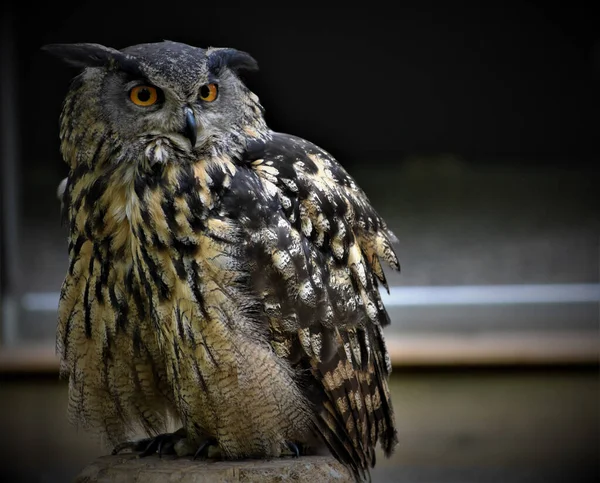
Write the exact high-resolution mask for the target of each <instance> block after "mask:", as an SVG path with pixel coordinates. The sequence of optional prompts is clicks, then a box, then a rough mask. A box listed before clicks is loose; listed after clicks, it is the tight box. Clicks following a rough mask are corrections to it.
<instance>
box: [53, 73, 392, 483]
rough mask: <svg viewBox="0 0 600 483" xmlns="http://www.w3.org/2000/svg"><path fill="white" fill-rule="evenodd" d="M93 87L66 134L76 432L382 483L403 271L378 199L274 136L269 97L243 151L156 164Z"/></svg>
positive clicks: (65, 299)
mask: <svg viewBox="0 0 600 483" xmlns="http://www.w3.org/2000/svg"><path fill="white" fill-rule="evenodd" d="M92 81H93V79H88V82H92ZM82 85H83V81H82V80H81V79H79V80H78V81H76V82H75V83H74V85H73V87H72V90H71V93H70V97H68V98H67V101H66V103H65V107H64V111H63V122H62V124H61V138H62V151H63V155H64V157H65V160H66V161H67V163H68V164H69V166H70V167H71V169H70V172H69V177H68V182H67V184H66V186H65V189H64V195H63V205H64V211H65V213H64V217H65V219H66V222H67V224H68V226H69V233H70V234H69V248H68V249H69V268H68V271H67V275H66V277H65V281H64V283H63V287H62V290H61V297H60V305H59V322H58V330H57V349H58V353H59V355H60V357H61V373H62V374H63V375H64V376H65V377H68V378H69V414H70V417H71V419H72V420H73V421H74V422H77V423H78V424H80V425H82V426H83V427H85V428H89V429H98V430H101V431H103V432H105V433H106V434H107V436H108V438H109V439H110V440H111V441H112V442H115V443H117V442H122V441H123V440H125V439H128V438H130V437H131V435H132V434H133V433H135V432H136V431H138V430H140V429H141V430H142V431H143V432H145V433H147V434H157V433H159V432H164V431H165V430H166V429H167V425H168V422H169V421H174V422H176V423H177V422H180V423H181V424H182V425H183V427H184V428H185V430H186V433H187V437H188V439H190V440H191V442H200V441H202V440H203V439H205V438H206V437H211V438H215V439H216V440H217V441H218V444H219V447H220V449H221V451H222V453H223V455H224V456H225V457H226V458H243V457H273V456H279V455H280V454H281V452H282V451H283V450H284V449H285V447H286V444H287V442H288V441H293V442H296V443H300V444H303V445H308V446H319V445H325V446H326V447H327V448H328V449H329V450H330V451H331V453H332V454H333V455H334V456H335V457H336V458H338V459H339V460H340V461H342V462H343V463H344V464H346V465H348V466H349V467H350V468H351V469H352V470H353V472H354V474H355V475H356V476H357V478H359V479H363V478H367V477H368V474H369V467H371V466H373V465H374V462H375V452H374V450H375V446H376V444H377V443H378V442H379V443H380V444H381V445H382V447H383V450H384V452H385V453H386V454H389V453H390V452H391V451H392V450H393V448H394V446H395V444H396V442H397V437H396V430H395V426H394V413H393V409H392V405H391V401H390V394H389V389H388V384H387V379H388V376H389V374H390V371H391V365H390V360H389V356H388V354H387V350H386V348H385V342H384V337H383V333H382V327H384V326H385V325H386V324H388V323H389V318H388V315H387V313H386V310H385V308H384V306H383V304H382V301H381V298H380V296H379V285H380V284H381V285H382V286H384V287H387V284H386V280H385V275H384V272H383V269H382V262H385V263H387V264H388V265H390V266H391V267H392V268H394V269H399V265H398V260H397V258H396V255H395V253H394V250H393V248H392V242H393V241H394V240H395V239H394V236H393V235H392V234H391V232H390V231H389V230H388V228H387V226H386V225H385V223H384V222H383V220H382V219H381V218H380V217H379V215H378V214H377V213H376V211H375V210H374V209H373V207H372V206H371V204H370V203H369V201H368V199H367V197H366V195H365V194H364V192H363V191H362V190H361V189H360V188H359V187H358V186H357V185H356V183H355V182H354V180H353V179H352V178H351V177H350V176H349V175H348V174H347V173H346V172H345V171H344V170H343V168H342V167H341V166H340V165H339V164H338V163H337V162H336V161H335V160H334V159H333V158H332V157H331V155H329V154H328V153H327V152H325V151H323V150H322V149H320V148H318V147H317V146H315V145H313V144H311V143H309V142H308V141H305V140H302V139H300V138H296V137H293V136H290V135H286V134H281V133H274V132H271V131H269V130H268V129H266V127H265V126H264V122H263V121H261V122H260V123H259V122H257V121H256V119H262V117H261V116H262V110H261V109H262V108H261V107H260V106H259V105H258V101H257V99H256V98H255V96H252V95H249V96H248V98H247V111H244V112H247V114H248V119H250V121H249V122H248V125H247V126H245V127H244V128H243V129H242V130H239V131H235V132H232V133H231V135H230V138H229V139H228V142H229V143H230V144H232V145H234V146H235V149H228V148H227V145H226V143H225V144H224V145H222V146H213V147H212V148H211V149H207V150H205V151H202V152H192V151H190V150H189V149H188V150H186V149H184V148H183V147H182V146H180V145H178V144H177V143H176V142H174V141H173V140H172V139H169V138H167V137H163V136H159V135H156V136H148V137H147V138H144V139H141V140H139V142H140V143H143V145H144V147H145V148H144V151H143V152H144V155H143V156H142V157H139V151H136V153H137V154H134V153H133V151H132V148H131V146H130V145H128V144H126V143H124V142H123V141H122V140H121V139H120V138H119V136H118V134H117V133H116V132H114V131H112V130H111V128H110V127H109V126H108V125H105V124H102V123H99V122H97V119H99V117H100V116H99V114H98V112H95V111H94V109H95V108H94V107H90V106H92V104H87V105H85V104H81V103H76V102H74V99H77V95H78V89H79V88H80V87H81V86H82ZM245 140H248V141H247V142H246V141H245ZM240 143H241V144H240ZM244 144H246V145H245V147H244V146H243V145H244ZM240 146H241V148H240Z"/></svg>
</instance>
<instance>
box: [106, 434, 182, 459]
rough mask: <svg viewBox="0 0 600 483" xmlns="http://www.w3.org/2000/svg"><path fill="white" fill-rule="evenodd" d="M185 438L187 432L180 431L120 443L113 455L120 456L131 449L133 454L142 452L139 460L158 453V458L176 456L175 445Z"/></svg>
mask: <svg viewBox="0 0 600 483" xmlns="http://www.w3.org/2000/svg"><path fill="white" fill-rule="evenodd" d="M184 438H185V431H183V428H182V429H179V430H178V431H175V432H174V433H164V434H159V435H157V436H154V437H152V438H144V439H140V440H138V441H125V442H123V443H119V444H118V445H117V446H115V447H114V449H113V450H112V454H113V455H116V454H119V453H120V452H121V451H123V450H126V449H130V450H131V451H132V452H138V451H139V452H140V454H139V455H138V458H145V457H146V456H150V455H153V454H154V453H158V457H159V458H160V457H162V455H163V454H174V453H175V449H174V448H175V443H177V441H179V440H181V439H184Z"/></svg>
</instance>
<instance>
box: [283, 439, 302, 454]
mask: <svg viewBox="0 0 600 483" xmlns="http://www.w3.org/2000/svg"><path fill="white" fill-rule="evenodd" d="M285 444H286V445H287V447H288V449H289V450H290V451H291V452H292V458H299V457H300V449H298V445H297V444H296V443H294V442H292V441H286V442H285Z"/></svg>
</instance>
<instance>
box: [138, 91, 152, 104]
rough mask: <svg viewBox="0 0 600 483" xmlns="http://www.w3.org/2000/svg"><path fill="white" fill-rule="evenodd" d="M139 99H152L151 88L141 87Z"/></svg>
mask: <svg viewBox="0 0 600 483" xmlns="http://www.w3.org/2000/svg"><path fill="white" fill-rule="evenodd" d="M137 96H138V99H139V100H140V101H142V102H147V101H148V100H150V89H146V88H143V89H140V90H139V91H138V95H137Z"/></svg>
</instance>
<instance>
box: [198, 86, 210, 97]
mask: <svg viewBox="0 0 600 483" xmlns="http://www.w3.org/2000/svg"><path fill="white" fill-rule="evenodd" d="M208 96H210V89H209V88H208V86H202V87H201V88H200V97H208Z"/></svg>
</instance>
